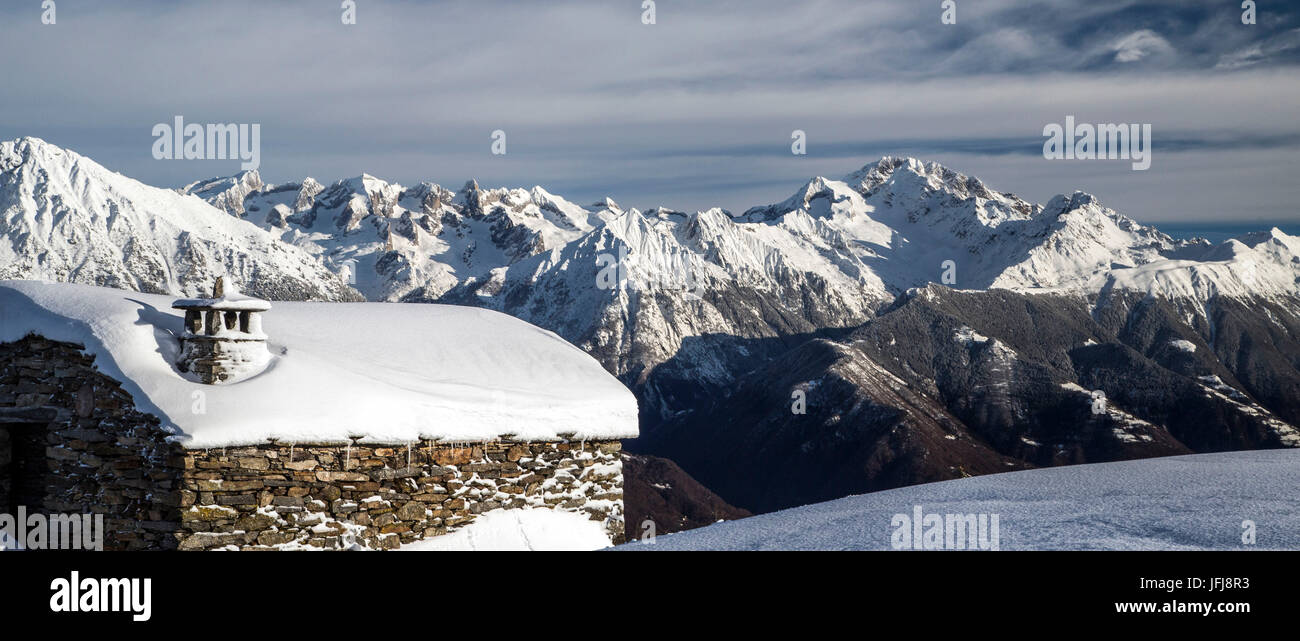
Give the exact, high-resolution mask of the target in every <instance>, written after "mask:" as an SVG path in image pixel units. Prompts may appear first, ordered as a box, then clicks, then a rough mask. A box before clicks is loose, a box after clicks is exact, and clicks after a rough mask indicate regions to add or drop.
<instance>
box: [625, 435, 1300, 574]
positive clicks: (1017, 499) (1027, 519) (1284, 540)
mask: <svg viewBox="0 0 1300 641" xmlns="http://www.w3.org/2000/svg"><path fill="white" fill-rule="evenodd" d="M918 505H919V506H921V508H922V510H923V512H924V514H940V515H944V514H949V513H953V514H981V513H982V514H988V515H998V517H999V518H998V521H999V538H1000V549H1002V550H1058V549H1066V550H1075V549H1078V550H1184V549H1224V550H1244V549H1255V548H1260V549H1270V548H1276V549H1293V550H1294V549H1300V451H1296V450H1266V451H1254V452H1228V453H1219V454H1197V455H1191V456H1175V457H1168V458H1159V459H1146V460H1138V461H1123V462H1119V463H1098V464H1092V465H1075V466H1069V467H1056V468H1048V469H1038V470H1027V471H1023V472H1008V473H1005V474H995V475H990V476H980V477H974V478H967V479H959V480H955V481H945V482H942V483H929V484H926V485H918V486H913V487H906V488H900V489H896V490H888V491H884V492H876V493H872V494H864V495H860V496H850V497H846V498H842V499H837V500H834V501H828V502H826V503H818V504H814V505H807V506H804V507H799V508H793V509H789V510H783V511H780V512H773V513H770V514H764V515H760V516H755V517H751V518H748V519H743V520H740V521H732V522H726V523H718V524H715V525H711V526H709V527H705V528H700V529H698V530H691V531H688V532H682V533H678V534H671V535H662V536H659V537H658V538H657V539H656V540H655V542H654V543H653V544H651V545H647V544H645V543H630V544H627V545H624V546H622V547H621V548H620V549H632V550H888V549H892V545H891V540H892V538H893V537H894V536H895V535H896V532H897V530H898V528H896V527H894V526H893V525H892V524H891V521H892V520H893V519H894V517H895V515H898V514H902V515H906V516H908V517H909V518H910V517H911V516H912V515H913V511H914V509H915V507H916V506H918ZM1246 520H1250V521H1253V522H1254V524H1255V535H1256V543H1255V544H1254V545H1247V544H1244V543H1243V541H1242V536H1243V534H1244V533H1245V532H1246V531H1247V530H1246V529H1244V528H1243V524H1242V522H1243V521H1246Z"/></svg>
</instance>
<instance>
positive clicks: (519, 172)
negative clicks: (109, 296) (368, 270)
mask: <svg viewBox="0 0 1300 641" xmlns="http://www.w3.org/2000/svg"><path fill="white" fill-rule="evenodd" d="M17 4H18V3H4V4H3V6H0V53H2V54H4V55H5V56H6V57H7V58H8V59H10V60H22V63H21V64H11V65H10V66H9V67H8V68H7V74H8V77H7V78H6V82H5V83H3V84H2V85H0V138H14V137H17V136H21V135H37V136H40V137H43V138H46V139H47V140H50V141H51V142H54V143H56V144H61V145H65V146H68V147H71V148H73V149H76V150H78V151H80V152H82V153H85V154H87V155H89V156H91V157H93V158H95V159H96V160H99V161H100V162H103V163H104V164H106V165H107V166H109V167H110V168H112V169H115V170H118V171H121V172H123V173H125V174H127V175H130V176H132V177H136V178H139V179H142V180H144V181H146V182H150V183H152V184H160V185H171V186H177V185H181V184H185V183H188V182H191V181H193V180H195V179H198V178H201V177H205V176H208V175H216V174H229V173H233V172H234V171H235V170H236V169H237V164H232V163H225V164H223V163H219V162H212V163H208V162H197V161H196V162H159V161H154V160H153V159H152V158H151V156H150V154H149V148H150V144H151V143H152V139H151V137H150V131H151V128H152V126H153V125H154V124H155V123H158V122H170V120H171V118H172V117H173V116H175V115H178V114H180V115H183V116H184V117H185V119H186V121H188V122H248V123H254V122H255V123H260V124H261V125H262V133H263V140H262V143H263V150H262V151H263V153H262V173H263V174H264V176H266V177H267V178H268V179H269V180H273V181H290V180H299V179H301V178H302V177H303V176H306V175H312V176H314V177H316V178H318V179H320V180H323V181H329V180H334V179H337V178H340V177H344V176H350V175H356V174H360V173H362V172H369V173H371V174H374V175H379V176H382V177H384V178H386V179H389V180H395V181H400V182H402V183H404V184H412V183H415V182H418V181H422V180H431V181H437V182H440V183H442V184H445V185H450V186H458V185H460V184H462V183H463V182H464V181H465V180H468V179H470V178H476V179H478V180H480V182H482V183H483V184H487V185H525V186H531V185H533V184H542V185H544V186H546V187H548V188H551V189H552V191H555V192H556V193H560V194H562V195H565V196H566V197H570V198H572V199H573V200H575V201H579V202H587V201H594V200H595V199H597V198H600V197H603V196H606V195H610V196H613V197H614V198H616V199H617V200H619V201H620V202H623V203H624V204H627V205H629V206H646V205H653V204H660V203H662V204H665V205H668V206H671V207H674V208H678V209H702V208H706V207H710V206H715V205H718V206H723V207H726V208H728V209H732V210H743V209H744V208H746V207H748V206H751V205H755V204H762V203H764V202H770V201H771V200H772V199H775V200H779V199H781V198H784V197H785V196H788V195H789V192H791V191H793V189H794V187H795V186H797V185H798V184H800V183H801V182H802V181H803V180H805V179H806V178H808V177H810V176H812V175H815V174H824V175H829V176H839V175H843V174H845V173H847V172H849V171H851V170H853V169H855V168H857V167H858V166H860V165H861V164H863V163H865V162H867V161H870V160H872V159H873V158H875V157H879V156H880V155H883V154H887V153H910V154H913V155H922V156H925V157H927V158H935V159H938V158H949V159H952V160H954V161H955V162H959V163H962V165H963V166H955V167H954V168H955V169H959V170H963V171H969V172H973V173H978V171H977V170H979V169H984V168H991V170H992V171H995V172H996V171H998V169H997V168H998V167H1002V166H1004V165H1005V163H1010V162H1012V161H1015V162H1017V163H1019V162H1025V163H1030V164H1031V165H1032V163H1035V162H1038V163H1044V161H1042V160H1041V158H1039V159H1035V158H1034V157H1033V149H1034V147H1035V140H1036V139H1037V138H1038V136H1039V134H1040V133H1041V130H1042V127H1043V125H1044V124H1046V123H1049V122H1061V121H1062V119H1063V118H1064V117H1065V116H1066V115H1067V114H1069V115H1074V116H1076V118H1078V119H1079V120H1080V121H1088V122H1146V123H1152V124H1153V129H1154V131H1155V138H1156V145H1157V146H1156V151H1155V153H1156V156H1155V163H1156V167H1159V166H1160V163H1161V162H1162V158H1171V157H1172V155H1173V154H1175V153H1177V154H1185V155H1186V157H1191V155H1192V154H1214V153H1218V154H1223V153H1229V152H1232V153H1237V152H1241V153H1261V154H1264V153H1267V154H1268V155H1269V157H1270V158H1272V159H1274V160H1275V161H1279V162H1281V161H1285V160H1286V159H1287V158H1288V156H1286V154H1287V153H1290V152H1289V151H1288V150H1291V149H1294V148H1295V146H1296V144H1297V143H1296V134H1297V131H1300V128H1298V127H1297V124H1296V122H1295V117H1294V114H1295V111H1296V107H1297V105H1298V104H1300V83H1297V82H1296V77H1295V76H1296V69H1297V64H1300V60H1297V59H1296V57H1297V51H1298V49H1297V46H1296V28H1297V27H1300V18H1298V16H1300V11H1298V10H1297V9H1296V8H1293V7H1290V6H1281V5H1278V6H1271V7H1270V9H1269V14H1268V15H1269V19H1268V20H1267V21H1261V24H1259V25H1252V26H1245V25H1242V24H1241V22H1240V15H1239V12H1238V11H1236V10H1234V5H1233V3H1222V2H1152V1H1150V0H1114V1H1109V2H1101V1H1098V2H1087V3H1079V2H1074V1H1068V0H1041V1H1037V2H1025V1H1023V0H980V1H978V2H968V1H964V0H958V23H957V24H956V25H945V24H942V22H941V21H940V16H941V10H940V6H939V3H938V2H935V3H929V2H915V1H913V0H889V1H882V2H870V3H865V2H859V1H856V0H810V1H808V2H800V3H790V2H786V1H784V0H717V1H716V2H708V3H702V2H689V3H688V2H659V4H658V7H657V12H656V13H657V24H655V25H643V24H641V22H640V15H641V8H640V3H639V2H617V3H615V2H607V1H602V0H591V1H589V2H583V1H578V0H552V1H548V2H533V1H520V0H478V1H476V2H468V1H465V2H461V1H457V2H414V1H407V2H401V1H383V0H364V1H360V0H359V1H358V3H357V4H358V10H357V24H356V25H352V26H345V25H343V24H341V21H340V19H339V18H340V11H339V7H338V4H337V3H332V4H331V3H323V2H305V1H296V2H290V1H285V2H274V3H268V2H253V1H239V0H230V1H227V2H221V3H203V4H197V3H195V4H189V3H173V2H164V1H161V0H159V1H156V2H133V3H100V2H93V1H90V0H61V1H60V2H59V12H58V17H59V22H58V24H57V25H54V26H46V25H41V24H40V23H39V15H37V14H36V13H34V12H31V11H30V10H29V8H22V7H18V6H15V5H17ZM1243 105H1249V109H1243ZM495 129H503V130H505V131H506V132H507V135H508V141H509V153H508V154H507V155H506V156H492V155H491V154H490V153H489V145H490V142H491V139H490V134H491V132H492V131H493V130H495ZM794 129H802V130H804V131H806V132H808V135H809V154H808V156H804V157H793V156H791V155H790V153H789V145H790V133H791V131H792V130H794ZM1260 141H1273V142H1271V143H1269V145H1268V146H1265V145H1263V144H1262V143H1260ZM1162 150H1164V151H1162ZM1162 153H1163V154H1164V155H1163V156H1162ZM1292 160H1294V159H1293V158H1292ZM1242 171H1244V170H1242V169H1239V168H1238V167H1235V166H1233V167H1226V168H1225V169H1224V172H1225V178H1224V180H1227V181H1232V180H1236V181H1238V182H1239V183H1242V184H1247V183H1249V184H1252V185H1253V184H1255V181H1254V179H1253V178H1250V177H1246V176H1242V175H1240V174H1241V172H1242ZM1130 180H1131V178H1130V177H1127V176H1120V175H1116V174H1112V173H1111V172H1110V171H1109V170H1108V169H1107V170H1094V169H1092V168H1087V167H1084V166H1082V165H1078V164H1059V163H1057V164H1053V163H1045V164H1044V166H1043V167H1041V168H1038V169H1035V170H1033V171H1021V172H1007V173H1006V174H1005V175H1004V176H1003V180H1002V182H1001V184H998V185H997V186H998V187H999V188H1001V189H1006V190H1010V191H1016V192H1022V193H1026V194H1039V193H1046V192H1049V191H1051V192H1052V193H1055V191H1062V190H1070V189H1073V188H1087V189H1091V190H1095V191H1100V192H1105V191H1107V190H1108V189H1109V188H1110V187H1109V186H1110V185H1112V184H1114V185H1118V184H1123V185H1129V184H1130V182H1129V181H1130ZM1288 182H1289V181H1281V182H1280V183H1279V184H1278V185H1276V186H1272V187H1270V186H1267V185H1263V186H1261V187H1260V188H1261V189H1264V190H1266V191H1268V190H1271V191H1268V193H1267V194H1261V195H1259V196H1257V197H1256V200H1258V201H1261V202H1263V201H1267V202H1270V203H1285V202H1287V198H1283V197H1281V196H1282V195H1285V196H1287V197H1292V196H1296V195H1298V194H1295V193H1294V189H1291V188H1289V187H1287V186H1286V184H1287V183H1288ZM1079 183H1087V184H1079ZM1126 189H1128V191H1126V193H1130V194H1134V198H1135V201H1134V202H1135V203H1136V205H1135V206H1139V207H1140V208H1142V209H1143V210H1145V211H1155V210H1157V209H1158V210H1159V211H1160V212H1164V211H1168V210H1169V208H1170V207H1171V205H1170V204H1168V203H1169V198H1170V196H1168V195H1167V194H1156V193H1155V192H1154V191H1152V192H1151V193H1150V194H1149V195H1148V196H1147V201H1146V202H1141V196H1140V194H1141V193H1142V192H1141V190H1139V189H1131V188H1128V187H1126ZM1211 189H1213V186H1211V185H1209V184H1201V185H1197V184H1191V185H1184V186H1183V188H1182V190H1181V191H1179V192H1178V193H1177V194H1176V198H1177V199H1178V200H1179V201H1180V202H1185V203H1186V207H1187V209H1186V212H1191V214H1189V215H1198V216H1202V215H1203V216H1210V215H1222V212H1221V211H1215V210H1212V209H1210V208H1209V207H1208V205H1205V204H1204V203H1207V202H1210V201H1211V200H1212V199H1209V198H1206V197H1205V196H1206V194H1205V193H1203V192H1207V191H1209V190H1211ZM1198 190H1199V191H1198ZM1046 195H1048V196H1050V195H1051V194H1050V193H1047V194H1046ZM1248 197H1249V196H1247V195H1243V198H1248ZM1290 201H1291V202H1296V201H1300V199H1297V198H1291V200H1290ZM1282 214H1285V215H1287V216H1296V215H1297V214H1296V212H1294V210H1288V211H1285V212H1278V215H1282Z"/></svg>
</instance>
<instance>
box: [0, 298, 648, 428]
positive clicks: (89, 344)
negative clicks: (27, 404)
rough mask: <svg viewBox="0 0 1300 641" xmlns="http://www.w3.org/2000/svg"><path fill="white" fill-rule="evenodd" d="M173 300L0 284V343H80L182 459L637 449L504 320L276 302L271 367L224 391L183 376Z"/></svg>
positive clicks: (548, 341)
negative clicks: (338, 451) (218, 450)
mask: <svg viewBox="0 0 1300 641" xmlns="http://www.w3.org/2000/svg"><path fill="white" fill-rule="evenodd" d="M174 300H175V299H174V298H173V297H170V296H155V295H150V294H141V293H137V292H129V291H124V290H119V289H107V288H100V287H92V286H88V285H72V284H58V283H43V282H36V281H0V342H9V341H14V340H18V339H20V338H22V337H23V336H25V335H27V334H29V333H33V332H34V333H37V334H40V335H43V336H45V337H47V338H50V339H54V340H59V341H66V342H75V343H80V344H83V345H85V346H86V349H87V351H89V352H90V353H92V354H94V355H95V356H96V361H95V362H96V365H97V366H98V367H99V369H100V371H102V372H104V373H105V374H106V375H108V376H110V377H112V378H114V379H117V380H119V381H121V382H123V384H124V388H125V389H126V391H128V392H130V393H131V395H132V396H133V397H134V398H135V400H136V405H137V406H138V407H139V408H140V409H141V410H142V411H145V412H149V413H152V414H155V415H157V416H158V417H160V418H161V419H162V420H163V423H164V426H166V427H167V428H169V429H171V430H173V431H174V432H176V434H177V436H175V437H174V438H176V439H177V440H178V441H179V442H180V443H181V444H182V445H184V446H186V447H189V448H215V447H224V446H233V445H247V444H254V443H265V442H266V439H268V438H276V439H279V440H280V441H282V442H297V443H303V442H338V443H342V442H347V441H348V440H349V438H350V437H353V436H360V437H362V442H369V443H410V442H415V441H419V440H421V439H428V438H440V439H443V440H446V441H481V440H490V439H494V438H498V437H500V436H502V435H503V434H510V433H513V434H515V435H516V437H517V438H520V439H532V440H538V439H555V438H557V437H558V435H559V434H561V433H564V432H574V433H575V434H574V438H580V439H581V438H585V439H595V438H630V437H634V436H636V434H637V405H636V399H635V398H634V397H633V396H632V393H631V392H630V391H628V389H627V388H626V387H624V386H623V384H622V383H620V382H619V381H618V380H617V379H615V378H614V377H613V376H610V375H609V374H608V373H606V372H605V370H604V369H603V368H602V367H601V366H600V364H599V363H597V362H596V360H595V359H593V358H592V357H590V356H588V355H587V354H586V353H584V352H583V351H581V350H579V349H578V348H576V347H574V346H573V345H570V344H569V343H567V342H565V341H564V340H563V339H561V338H560V337H558V336H556V335H555V334H553V333H551V332H549V331H546V330H543V329H540V328H537V327H534V326H532V325H529V324H528V323H525V322H523V321H521V320H518V319H516V318H512V317H510V316H507V315H505V314H501V313H497V312H493V311H488V310H484V309H478V308H473V307H458V306H452V305H420V304H402V305H398V304H387V303H293V302H277V303H275V306H274V308H273V309H271V310H270V311H268V312H266V313H265V314H264V315H263V317H262V322H263V326H262V327H263V331H264V332H265V333H266V334H267V335H268V336H269V337H270V339H269V341H268V346H269V348H270V351H271V361H270V363H269V365H268V366H267V369H266V370H265V371H263V372H262V373H261V374H258V375H255V376H253V377H251V378H249V379H247V380H243V381H241V382H238V383H234V384H227V385H203V384H200V383H196V382H192V381H189V380H186V378H184V377H183V376H182V375H181V374H180V373H179V372H177V371H176V369H175V366H174V363H175V360H176V353H177V350H178V344H177V339H176V337H177V336H179V335H180V334H181V332H182V315H181V313H180V311H179V310H173V309H171V304H172V302H173V301H174Z"/></svg>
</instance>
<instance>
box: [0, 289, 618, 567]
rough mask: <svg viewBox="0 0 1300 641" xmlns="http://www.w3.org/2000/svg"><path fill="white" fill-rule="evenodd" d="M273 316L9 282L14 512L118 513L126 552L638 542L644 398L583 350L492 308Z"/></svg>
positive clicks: (3, 406)
mask: <svg viewBox="0 0 1300 641" xmlns="http://www.w3.org/2000/svg"><path fill="white" fill-rule="evenodd" d="M223 285H224V286H223ZM172 308H175V309H176V310H179V312H180V313H175V312H171V311H169V310H170V309H172ZM270 310H271V306H270V304H269V303H267V302H266V301H260V300H257V299H254V298H250V297H246V296H242V295H239V294H237V293H236V292H235V291H234V289H233V287H231V286H230V284H228V283H226V284H222V283H218V285H217V286H216V288H215V290H214V291H213V295H212V296H211V297H210V298H199V299H186V300H181V301H174V300H172V299H169V298H165V297H162V296H156V295H149V294H140V293H136V292H126V291H121V290H114V289H106V288H99V287H91V286H84V285H71V284H55V283H40V282H33V281H0V514H4V513H6V511H8V513H12V512H13V511H14V510H15V509H17V508H19V507H22V508H23V509H25V510H26V512H27V513H45V514H86V513H93V514H96V515H103V517H104V524H105V528H104V529H105V541H104V546H105V548H106V549H181V550H208V549H228V550H240V549H318V548H324V549H357V548H362V549H392V548H397V547H400V546H404V545H414V546H416V547H419V545H421V542H422V541H425V542H430V541H435V539H434V537H441V536H443V535H448V534H454V533H456V532H457V531H458V530H460V529H462V528H473V527H476V526H477V523H478V522H479V521H480V520H483V519H484V518H485V516H484V515H490V514H503V515H504V514H527V513H529V512H531V511H536V510H545V511H547V514H551V515H556V516H554V517H548V518H552V525H551V527H554V526H553V523H554V519H556V518H560V519H561V520H562V521H563V522H564V523H570V524H571V525H572V528H573V531H574V532H575V537H576V536H578V534H579V533H583V532H585V533H586V534H587V535H588V536H587V538H586V539H585V540H587V541H590V540H591V538H590V533H591V532H597V533H600V535H601V536H603V537H604V539H602V540H607V541H609V542H611V543H613V542H618V541H620V540H621V538H622V536H623V529H624V527H623V500H622V467H621V462H620V449H621V448H620V439H623V438H631V437H634V436H635V435H636V429H637V428H636V425H637V423H636V421H637V408H636V401H635V398H634V397H633V396H632V394H631V392H629V391H628V390H627V389H626V388H625V387H624V386H623V385H622V384H621V383H619V382H618V381H617V380H616V379H614V378H613V377H612V376H610V375H609V374H607V373H606V372H605V371H604V370H603V369H602V368H601V367H600V365H599V364H598V363H597V362H596V361H595V360H594V359H592V358H591V357H590V356H588V355H587V354H585V353H583V352H582V351H581V350H578V349H577V348H576V347H573V346H572V345H570V344H568V343H566V342H564V341H563V340H562V339H560V338H559V337H557V336H555V335H554V334H552V333H550V332H546V331H544V330H541V329H538V328H536V327H533V326H531V325H528V324H527V323H524V322H522V321H519V320H518V319H514V318H511V317H509V316H505V315H503V314H498V313H495V312H491V311H487V310H481V309H476V308H467V307H454V306H444V305H415V304H411V305H406V304H386V303H348V304H343V303H293V302H277V303H276V304H275V309H274V311H270ZM263 313H265V314H266V330H267V331H266V332H265V333H264V332H263V330H262V327H261V319H260V318H259V315H261V314H263ZM561 517H562V518H561ZM489 520H490V519H489ZM484 522H485V523H486V522H487V521H484ZM567 531H568V530H567V529H566V532H567ZM436 540H444V539H436ZM445 540H447V541H451V540H456V538H455V537H452V538H449V539H445Z"/></svg>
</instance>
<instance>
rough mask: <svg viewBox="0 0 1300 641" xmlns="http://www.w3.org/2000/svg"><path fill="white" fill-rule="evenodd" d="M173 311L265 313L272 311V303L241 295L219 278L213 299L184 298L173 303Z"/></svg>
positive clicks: (214, 288) (213, 287) (215, 285)
mask: <svg viewBox="0 0 1300 641" xmlns="http://www.w3.org/2000/svg"><path fill="white" fill-rule="evenodd" d="M172 309H185V310H215V311H230V312H264V311H266V310H268V309H271V303H270V302H269V301H265V300H262V299H260V298H255V297H253V296H246V295H244V294H241V293H239V290H238V289H236V288H235V286H234V285H229V286H227V285H226V283H225V278H223V277H220V276H218V277H217V281H216V283H214V284H213V286H212V297H211V298H182V299H179V300H177V301H175V302H173V303H172Z"/></svg>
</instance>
